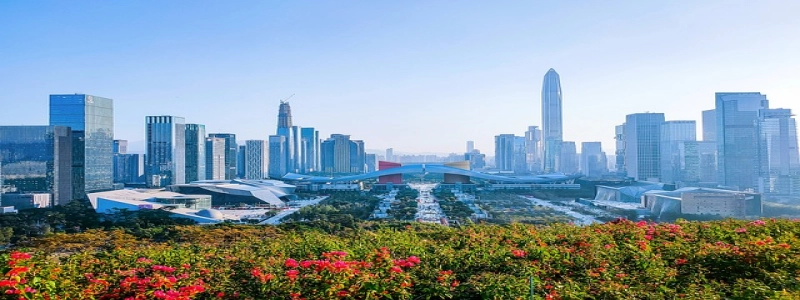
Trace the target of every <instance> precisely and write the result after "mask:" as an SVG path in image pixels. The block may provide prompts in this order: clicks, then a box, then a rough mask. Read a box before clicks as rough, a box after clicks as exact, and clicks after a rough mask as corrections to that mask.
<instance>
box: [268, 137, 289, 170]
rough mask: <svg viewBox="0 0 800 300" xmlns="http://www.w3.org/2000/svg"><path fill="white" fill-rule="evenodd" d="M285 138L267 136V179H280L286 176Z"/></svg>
mask: <svg viewBox="0 0 800 300" xmlns="http://www.w3.org/2000/svg"><path fill="white" fill-rule="evenodd" d="M286 145H287V144H286V137H285V136H282V135H270V136H269V165H268V166H269V174H268V175H269V177H270V178H273V179H280V178H282V177H283V175H286V173H287V172H286Z"/></svg>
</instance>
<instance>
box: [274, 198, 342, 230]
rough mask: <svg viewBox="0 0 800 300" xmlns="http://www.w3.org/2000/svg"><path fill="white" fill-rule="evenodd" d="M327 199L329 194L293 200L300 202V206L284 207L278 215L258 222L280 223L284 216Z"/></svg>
mask: <svg viewBox="0 0 800 300" xmlns="http://www.w3.org/2000/svg"><path fill="white" fill-rule="evenodd" d="M325 199H328V196H320V197H317V198H315V199H313V200H304V201H292V202H293V203H298V204H299V206H297V207H292V208H287V209H284V210H282V211H281V212H279V213H278V214H277V215H274V216H272V217H271V218H269V219H266V220H264V221H261V223H258V225H278V224H280V223H281V220H283V218H285V217H286V216H288V215H291V214H293V213H295V212H297V211H298V210H300V209H301V208H303V207H306V206H309V205H317V204H319V203H320V202H321V201H322V200H325Z"/></svg>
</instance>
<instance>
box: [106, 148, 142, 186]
mask: <svg viewBox="0 0 800 300" xmlns="http://www.w3.org/2000/svg"><path fill="white" fill-rule="evenodd" d="M113 149H114V162H113V166H114V183H122V184H141V183H144V176H143V175H144V156H142V155H139V154H131V153H127V152H128V141H127V140H114V148H113Z"/></svg>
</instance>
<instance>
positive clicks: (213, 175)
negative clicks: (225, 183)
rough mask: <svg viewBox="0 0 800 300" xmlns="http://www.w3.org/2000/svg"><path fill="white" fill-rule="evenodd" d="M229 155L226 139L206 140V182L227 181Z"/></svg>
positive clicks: (211, 138)
mask: <svg viewBox="0 0 800 300" xmlns="http://www.w3.org/2000/svg"><path fill="white" fill-rule="evenodd" d="M227 153H228V148H226V147H225V139H224V138H216V137H208V138H206V180H225V174H226V172H227V167H226V165H225V155H227Z"/></svg>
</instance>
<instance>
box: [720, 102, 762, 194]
mask: <svg viewBox="0 0 800 300" xmlns="http://www.w3.org/2000/svg"><path fill="white" fill-rule="evenodd" d="M715 100H716V106H715V110H716V120H717V124H716V130H717V134H716V139H717V173H718V175H717V180H718V181H719V183H720V184H721V185H724V186H728V187H735V188H739V189H742V190H744V189H754V190H755V189H756V188H757V181H758V175H759V171H760V170H759V169H760V168H759V160H760V159H759V139H760V135H759V132H758V123H759V112H760V111H761V110H762V109H768V108H769V101H768V100H767V96H765V95H762V94H761V93H716V95H715Z"/></svg>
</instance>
